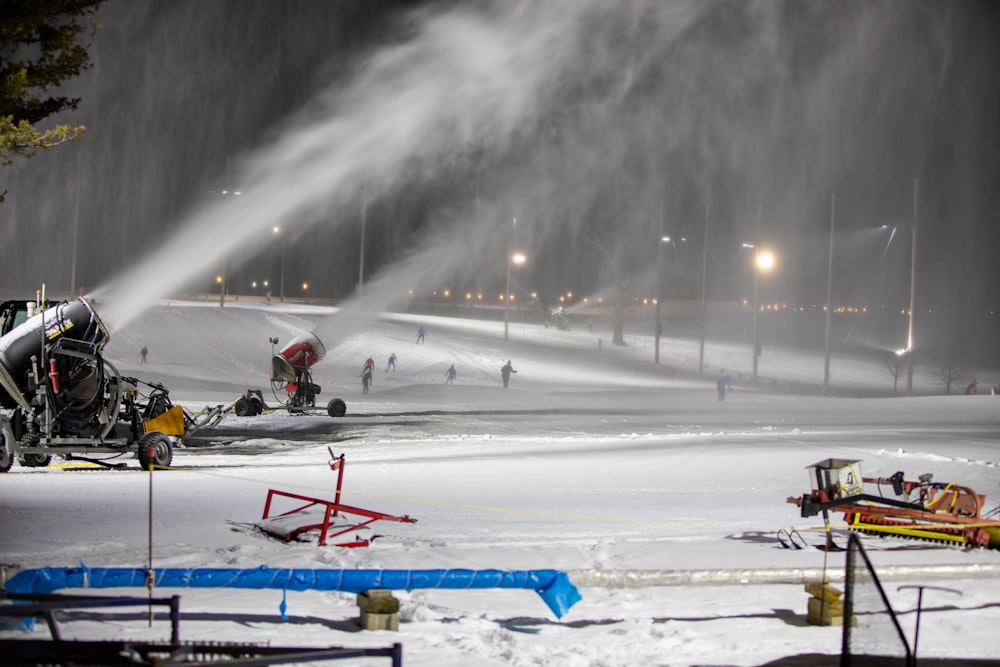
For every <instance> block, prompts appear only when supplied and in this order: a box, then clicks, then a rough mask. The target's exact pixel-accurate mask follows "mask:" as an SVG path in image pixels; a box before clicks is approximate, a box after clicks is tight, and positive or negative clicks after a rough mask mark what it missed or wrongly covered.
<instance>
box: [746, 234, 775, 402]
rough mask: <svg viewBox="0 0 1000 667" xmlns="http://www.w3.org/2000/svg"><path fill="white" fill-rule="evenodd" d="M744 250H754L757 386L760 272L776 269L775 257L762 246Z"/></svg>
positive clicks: (752, 381)
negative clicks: (763, 249)
mask: <svg viewBox="0 0 1000 667" xmlns="http://www.w3.org/2000/svg"><path fill="white" fill-rule="evenodd" d="M743 247H744V248H752V249H753V372H752V374H751V376H750V381H751V383H752V384H753V385H754V386H755V387H756V386H757V361H758V358H759V357H760V352H759V350H760V327H759V326H758V318H759V316H760V272H761V270H763V271H770V270H771V269H772V268H773V267H774V255H772V254H771V253H769V252H767V251H766V250H765V251H763V252H762V251H761V249H760V246H757V245H753V244H751V243H744V244H743Z"/></svg>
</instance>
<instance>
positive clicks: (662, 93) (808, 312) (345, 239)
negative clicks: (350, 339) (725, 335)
mask: <svg viewBox="0 0 1000 667" xmlns="http://www.w3.org/2000/svg"><path fill="white" fill-rule="evenodd" d="M100 18H101V21H102V24H103V27H102V29H101V30H100V31H98V34H97V36H96V38H95V40H94V42H93V44H92V45H91V51H92V54H93V59H94V67H93V68H92V69H91V70H89V71H88V72H86V73H85V74H84V75H83V76H82V77H80V78H79V79H78V80H76V81H74V82H71V83H70V84H69V85H68V86H67V92H68V93H70V94H74V95H75V94H78V95H80V97H81V98H82V102H81V105H80V110H79V112H77V113H75V114H73V115H72V117H71V118H67V119H65V120H66V121H67V122H68V121H72V122H74V123H81V124H84V125H86V126H87V128H88V130H87V137H86V139H85V140H84V141H82V142H79V143H77V144H74V145H71V146H65V147H62V148H61V149H60V150H58V151H51V152H48V153H45V154H42V155H39V156H37V157H36V158H34V159H31V160H24V161H19V162H17V163H15V164H14V165H12V166H10V167H7V168H5V169H4V171H3V188H4V189H6V190H7V201H6V203H5V204H4V206H3V207H0V216H2V219H3V221H4V223H5V224H4V225H3V227H2V230H0V235H2V236H0V238H2V239H3V242H4V244H5V246H6V247H7V248H9V249H10V252H9V253H8V255H6V256H5V261H4V262H3V264H2V266H0V271H2V272H3V273H2V280H0V285H2V289H3V291H4V293H6V294H8V295H11V296H17V297H21V296H23V295H24V294H25V293H27V294H29V295H30V294H33V292H34V290H35V289H36V288H38V287H39V286H40V285H41V283H43V282H44V283H45V284H46V285H47V287H48V289H49V290H50V292H51V293H53V294H70V293H73V294H75V293H77V292H78V291H79V290H80V289H81V288H82V289H84V290H86V291H96V292H97V293H98V294H99V295H101V296H107V295H110V294H112V293H116V294H117V296H116V297H115V298H114V302H115V305H114V306H113V310H109V311H108V312H106V313H105V319H107V320H108V322H109V323H110V324H111V325H112V326H113V328H117V327H121V326H124V325H125V324H126V323H127V322H129V321H131V320H132V319H134V318H135V317H137V316H139V315H140V313H141V312H142V310H143V309H144V308H146V307H148V306H149V305H150V304H151V303H153V302H154V301H155V300H156V299H157V298H163V297H168V296H176V295H178V294H183V293H190V292H212V291H218V290H220V289H222V290H224V291H227V292H229V293H231V294H248V293H256V294H257V295H258V296H260V295H263V293H264V292H265V288H263V287H262V285H263V283H264V281H265V280H266V281H267V282H268V285H269V287H268V288H267V289H268V290H270V291H272V292H273V293H274V294H275V295H277V294H278V291H279V282H280V290H281V291H283V292H286V293H287V294H288V296H290V297H299V296H312V297H319V298H333V299H337V300H338V301H339V302H341V304H343V303H344V302H346V301H347V300H349V299H351V298H352V297H354V296H357V295H358V286H359V284H360V283H361V282H364V283H365V287H366V288H369V287H370V288H371V289H365V290H362V294H363V295H364V299H363V300H362V301H361V302H359V303H357V304H352V305H351V306H350V307H351V308H352V309H353V312H354V315H353V316H352V317H354V318H360V319H359V320H358V322H359V323H360V322H362V321H363V320H364V317H363V313H364V312H378V311H380V310H383V309H385V308H387V307H389V306H394V307H395V306H396V305H398V304H400V303H402V302H404V301H406V300H407V299H409V298H410V295H411V293H412V294H416V295H417V296H418V297H421V298H422V297H424V296H426V295H430V294H432V293H435V292H440V291H442V290H445V289H448V290H450V291H451V292H452V293H454V294H465V293H471V294H477V295H478V294H484V295H486V297H487V298H490V299H493V300H495V299H496V295H497V294H498V293H499V292H500V291H501V290H502V289H503V288H504V283H505V269H506V266H505V257H506V256H507V255H506V253H507V250H508V249H512V248H513V249H516V250H519V251H523V252H525V254H526V256H527V261H526V262H525V264H524V266H523V267H521V268H520V269H519V271H518V273H517V276H516V279H515V282H516V283H517V285H516V287H517V290H518V294H520V295H529V294H533V295H535V297H536V298H537V299H538V302H539V305H540V307H541V308H551V307H555V306H556V305H558V303H559V301H558V298H559V296H560V295H563V294H565V293H567V292H572V293H574V294H575V295H577V296H576V300H579V299H580V298H582V297H584V296H588V295H589V296H593V297H594V298H596V297H597V296H598V295H605V296H604V298H605V299H608V300H610V299H611V298H617V297H618V295H619V294H621V295H622V296H623V297H624V298H626V299H628V300H633V299H638V300H642V299H647V300H648V299H653V298H657V297H659V298H661V299H663V300H664V302H667V303H670V302H673V303H680V304H683V303H686V302H690V301H693V300H698V299H700V298H701V295H702V294H703V293H704V294H705V296H706V298H707V300H708V301H709V303H711V304H714V305H717V306H720V307H728V306H730V305H732V304H740V303H744V302H746V301H748V300H749V299H751V298H752V284H753V270H752V267H751V265H750V261H749V260H750V257H749V255H748V253H746V252H741V250H740V249H741V247H742V245H743V244H747V243H749V244H755V245H762V246H767V247H768V248H769V249H771V250H773V251H774V253H775V255H776V256H777V258H778V262H777V265H776V268H775V270H774V271H773V272H772V273H771V274H770V275H768V276H765V277H764V278H763V280H762V285H761V299H762V300H764V303H769V304H778V305H779V306H780V307H782V308H787V309H789V310H791V309H802V310H801V311H797V312H802V313H803V314H802V315H801V316H800V317H797V318H795V319H794V320H791V319H790V318H789V319H788V321H783V322H781V324H780V328H781V329H782V330H783V331H785V332H787V335H788V336H789V337H794V338H795V339H796V343H797V344H807V343H809V342H812V343H815V341H816V340H817V330H821V329H822V326H823V325H822V318H823V317H824V315H823V308H824V307H825V306H827V305H830V306H832V307H834V308H836V309H837V313H838V314H837V316H836V319H837V322H836V324H835V326H836V328H837V340H838V341H840V342H855V341H858V340H861V339H866V338H870V339H878V343H877V345H878V346H879V347H886V348H887V349H896V348H898V347H900V346H901V345H900V341H901V339H903V338H904V337H903V336H902V335H900V331H902V330H905V328H906V322H905V321H903V320H905V319H906V317H905V315H903V316H901V313H905V311H906V310H907V309H909V306H910V303H909V295H910V285H911V282H912V283H913V284H914V285H915V287H916V289H915V303H916V308H915V313H914V316H915V327H916V332H917V335H916V341H917V342H916V345H917V347H918V354H921V355H924V356H925V357H926V358H929V359H934V360H935V362H937V363H951V364H959V365H963V366H973V365H977V364H982V363H992V364H995V363H997V357H996V355H997V346H996V345H995V340H996V337H997V334H998V329H997V327H998V322H1000V316H998V315H997V313H1000V310H998V308H1000V306H998V300H997V297H996V291H995V288H996V285H997V284H1000V280H998V278H1000V275H998V273H997V271H998V269H997V263H996V262H995V261H993V258H994V257H995V256H996V252H997V250H998V239H997V234H996V231H995V225H993V224H992V222H991V221H992V219H993V212H994V211H996V210H997V208H998V206H997V205H998V203H1000V202H997V197H998V195H997V190H996V188H995V187H993V184H994V181H995V175H996V173H997V166H998V165H997V157H996V156H997V155H1000V151H998V150H997V148H998V146H997V143H998V139H1000V136H998V132H997V130H996V128H995V123H994V122H993V120H994V119H995V117H996V115H997V110H998V102H1000V100H998V96H997V94H996V87H995V86H993V85H992V76H993V72H992V69H991V65H992V62H994V61H995V57H994V56H995V55H996V54H995V53H994V51H995V49H996V44H995V40H993V39H992V36H993V32H994V31H993V28H995V27H996V25H997V20H996V19H997V9H996V8H995V7H993V6H992V4H990V3H982V2H968V3H957V4H930V5H927V4H920V5H916V6H915V5H914V4H913V3H911V2H907V1H905V0H900V1H890V2H880V3H870V2H861V1H848V2H835V3H834V2H821V1H811V2H764V1H760V2H734V1H731V0H720V1H714V2H659V1H653V0H627V1H625V2H617V3H613V4H611V5H609V4H607V3H603V2H593V1H589V0H584V1H576V2H571V1H568V0H564V1H555V2H532V1H528V0H520V1H517V2H480V3H461V4H457V3H451V2H421V3H414V2H408V1H403V0H400V1H397V2H383V3H378V5H377V6H373V5H370V4H369V3H320V2H310V1H307V0H300V1H297V2H290V3H282V6H281V7H280V8H279V7H276V6H270V5H267V4H262V5H260V6H254V7H252V8H248V7H246V6H244V3H239V2H217V3H211V4H210V5H205V4H204V3H200V2H193V1H182V2H176V3H169V4H167V5H164V4H162V3H151V2H124V1H122V0H110V1H109V2H107V3H106V4H105V5H104V6H103V7H102V11H101V17H100ZM59 120H64V119H59ZM237 192H238V193H239V194H236V193H237ZM514 220H517V223H516V224H514V222H513V221H514ZM914 223H916V229H917V235H916V237H914V235H913V234H912V233H911V231H912V230H913V224H914ZM882 225H889V226H890V227H892V226H895V227H896V229H897V231H898V234H897V235H896V237H895V239H894V241H893V243H891V244H889V246H888V247H887V246H886V241H887V237H888V234H889V232H887V231H885V230H883V229H882ZM831 228H833V232H834V233H833V234H832V245H833V253H832V263H831V264H830V269H831V270H829V271H828V270H827V269H828V259H829V251H830V245H831V233H830V232H831ZM275 230H278V231H275ZM663 235H669V236H671V237H673V238H675V239H683V241H678V242H677V244H676V247H671V248H669V249H664V248H659V247H657V246H658V243H657V239H659V238H660V237H662V236H663ZM362 238H363V239H364V243H362V242H361V241H362ZM914 241H915V245H916V250H917V254H916V263H915V266H916V273H915V274H914V275H913V277H912V278H913V280H912V281H911V271H910V269H911V253H910V247H909V246H910V245H911V242H914ZM706 244H707V246H706ZM661 254H663V255H666V257H665V258H664V259H663V260H662V261H660V260H659V256H660V255H661ZM279 274H280V276H281V277H280V278H279ZM217 280H221V281H222V285H221V286H220V284H219V283H217V282H216V281H217ZM828 284H829V286H830V290H831V296H830V297H829V299H828V298H827V295H826V293H827V287H828ZM306 285H307V287H304V286H306ZM827 301H829V302H830V303H829V304H827ZM841 309H847V310H846V311H842V310H841ZM854 309H858V310H857V311H855V310H854ZM845 312H847V313H854V312H863V313H864V316H863V317H860V316H854V315H848V314H844V313H845ZM769 317H770V316H766V317H765V319H769ZM350 326H352V325H343V324H340V325H337V328H338V331H346V330H347V329H349V328H350ZM890 338H892V339H893V341H894V342H893V343H892V347H891V348H889V347H888V345H889V343H887V342H885V341H886V340H888V339H890Z"/></svg>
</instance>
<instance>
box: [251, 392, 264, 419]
mask: <svg viewBox="0 0 1000 667" xmlns="http://www.w3.org/2000/svg"><path fill="white" fill-rule="evenodd" d="M250 407H251V408H252V409H253V413H252V414H251V416H252V417H256V416H257V415H261V414H264V403H263V401H261V400H260V399H259V398H257V397H256V396H251V397H250Z"/></svg>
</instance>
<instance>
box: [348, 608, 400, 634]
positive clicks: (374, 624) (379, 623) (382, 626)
mask: <svg viewBox="0 0 1000 667" xmlns="http://www.w3.org/2000/svg"><path fill="white" fill-rule="evenodd" d="M358 625H360V626H361V629H362V630H389V631H391V632H399V614H372V613H369V612H367V611H363V612H361V616H360V617H359V618H358Z"/></svg>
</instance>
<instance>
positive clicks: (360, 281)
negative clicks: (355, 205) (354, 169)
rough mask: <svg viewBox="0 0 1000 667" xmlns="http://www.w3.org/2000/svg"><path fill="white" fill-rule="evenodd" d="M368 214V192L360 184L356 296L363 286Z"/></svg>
mask: <svg viewBox="0 0 1000 667" xmlns="http://www.w3.org/2000/svg"><path fill="white" fill-rule="evenodd" d="M367 214H368V193H367V191H366V190H365V187H364V186H361V250H360V255H361V257H360V261H359V262H358V296H360V295H361V292H362V291H363V290H364V288H365V223H366V222H367Z"/></svg>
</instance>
